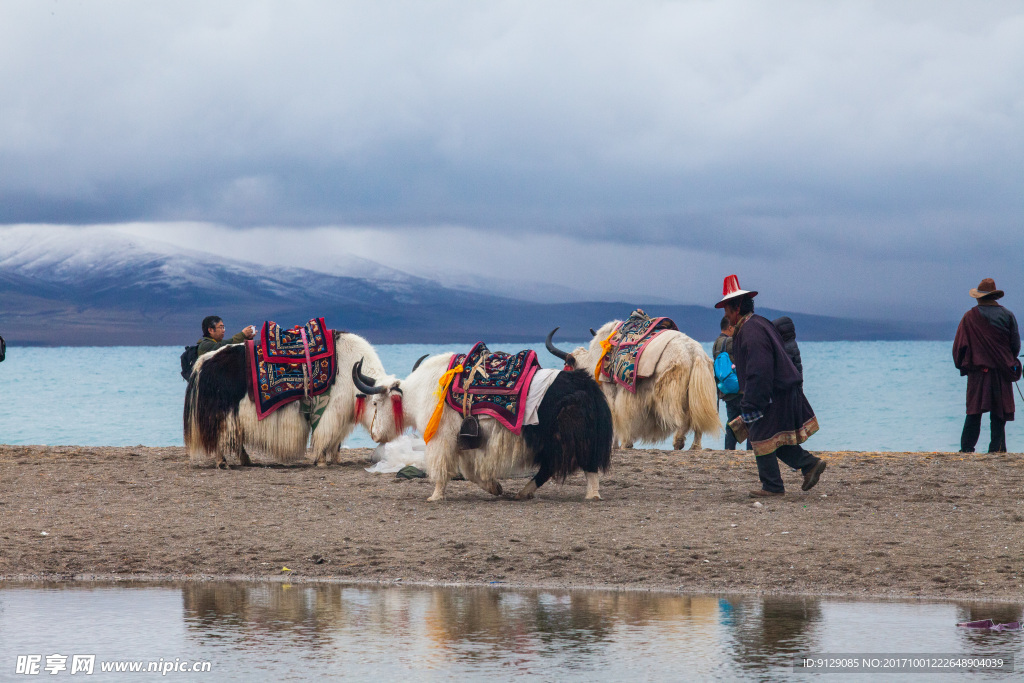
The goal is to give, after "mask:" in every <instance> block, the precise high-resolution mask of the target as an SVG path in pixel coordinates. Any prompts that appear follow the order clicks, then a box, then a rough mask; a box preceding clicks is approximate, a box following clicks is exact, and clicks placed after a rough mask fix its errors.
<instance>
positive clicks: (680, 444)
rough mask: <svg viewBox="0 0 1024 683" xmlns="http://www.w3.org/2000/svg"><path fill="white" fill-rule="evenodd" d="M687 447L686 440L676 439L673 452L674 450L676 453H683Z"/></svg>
mask: <svg viewBox="0 0 1024 683" xmlns="http://www.w3.org/2000/svg"><path fill="white" fill-rule="evenodd" d="M685 446H686V439H685V438H682V439H676V440H675V441H673V442H672V450H674V451H681V450H683V448H684V447H685Z"/></svg>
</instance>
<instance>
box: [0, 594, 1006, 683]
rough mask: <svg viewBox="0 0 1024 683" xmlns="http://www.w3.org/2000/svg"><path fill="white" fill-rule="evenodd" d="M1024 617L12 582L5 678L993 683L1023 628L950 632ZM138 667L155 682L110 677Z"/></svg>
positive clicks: (659, 598) (679, 600) (4, 629)
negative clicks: (826, 669) (991, 665)
mask: <svg viewBox="0 0 1024 683" xmlns="http://www.w3.org/2000/svg"><path fill="white" fill-rule="evenodd" d="M1022 613H1024V605H1006V604H986V603H942V602H862V601H852V600H841V599H819V598H772V597H767V598H766V597H747V596H700V595H673V594H660V593H639V592H603V591H554V590H509V589H502V588H424V587H411V586H393V587H363V586H342V585H333V584H294V585H289V584H282V583H240V582H216V583H199V582H194V583H193V582H186V583H180V584H129V585H124V584H118V585H109V586H106V585H88V586H85V585H82V584H72V585H62V584H12V583H2V582H0V679H2V680H10V679H13V680H32V679H34V678H36V679H38V678H45V679H46V680H61V679H62V678H63V677H68V678H70V679H71V680H75V679H76V678H84V679H86V680H122V681H123V680H130V679H134V678H136V677H138V678H147V679H148V678H153V679H155V678H156V677H159V676H160V674H161V673H164V672H166V673H165V674H164V676H163V677H164V678H166V679H168V680H183V681H184V680H210V681H213V680H216V681H225V680H228V681H230V680H254V678H255V679H259V680H270V679H277V680H307V679H312V678H314V677H327V678H340V677H345V678H352V679H363V680H371V679H373V680H381V679H384V680H400V679H403V678H405V679H409V680H450V679H452V678H455V677H458V678H463V679H469V680H480V679H484V678H495V677H497V678H502V679H504V678H516V677H529V678H539V679H542V680H558V681H564V680H581V681H582V680H588V681H592V680H609V681H620V680H695V679H696V680H700V679H704V680H708V679H742V680H769V679H776V678H779V677H782V676H785V677H787V678H792V677H796V678H798V679H817V678H819V676H818V674H817V669H816V670H815V671H810V670H808V669H800V668H796V669H794V664H795V663H796V662H797V661H799V660H801V659H803V658H806V657H810V656H811V655H819V656H820V655H831V656H832V658H835V659H837V660H838V659H840V656H841V655H851V654H856V656H857V658H856V665H857V667H856V668H855V669H854V671H853V673H849V674H844V675H843V677H842V679H841V680H844V681H853V680H867V679H869V678H872V677H874V676H876V675H877V673H878V672H879V671H884V670H886V668H888V669H889V670H896V669H898V668H899V667H903V670H904V673H905V672H906V670H908V669H909V667H910V665H911V664H914V663H916V664H919V665H920V664H922V663H923V661H917V662H906V661H903V662H901V661H897V660H898V659H906V658H910V657H914V658H915V659H918V660H923V659H925V658H926V659H928V660H930V661H929V662H928V664H929V665H931V666H933V667H939V668H938V669H936V668H933V669H932V670H931V671H930V672H929V673H922V672H918V673H916V674H907V675H909V676H910V679H920V680H931V679H934V678H935V674H936V673H938V672H939V671H942V667H943V666H948V664H950V663H952V662H953V661H955V660H957V659H960V658H962V657H983V658H986V659H990V660H992V659H1002V660H1003V662H1004V663H1003V666H1002V670H1001V671H991V672H987V673H984V672H983V673H978V672H976V673H974V674H973V675H972V677H973V678H977V677H979V676H980V677H981V678H984V679H993V680H994V679H1002V678H1013V677H1015V676H1018V675H1019V673H1011V672H1010V671H1009V668H1010V667H1011V666H1013V664H1011V662H1012V661H1014V660H1016V661H1015V662H1014V663H1015V664H1019V665H1021V666H1024V632H1019V631H1018V632H994V631H973V630H967V629H962V628H957V626H956V623H957V622H963V621H969V620H975V619H984V618H992V619H994V620H995V621H996V622H1009V621H1020V620H1021V618H1022ZM897 655H899V657H896V656H897ZM90 656H92V657H93V660H92V666H91V669H92V671H93V673H92V675H88V674H87V673H86V667H87V666H88V665H89V657H90ZM61 658H63V659H61ZM842 659H849V658H847V657H842ZM872 659H876V660H878V661H877V662H872V661H871V660H872ZM887 660H888V661H887ZM838 663H839V662H838V661H833V662H826V664H838ZM846 663H847V664H849V663H850V662H846ZM62 664H63V666H64V668H63V669H61V668H60V667H61V665H62ZM132 664H138V665H140V666H141V667H142V670H143V671H145V670H146V669H147V668H149V667H150V666H151V665H155V668H156V670H157V671H159V672H160V673H153V672H150V673H148V674H144V675H139V676H132V675H131V674H130V673H117V672H116V671H113V670H112V671H104V667H106V668H110V667H117V666H122V667H130V666H131V665H132ZM876 664H877V667H880V668H875V669H874V670H872V671H869V670H868V667H869V666H871V665H876ZM33 665H35V668H33ZM887 665H888V667H887ZM48 666H50V667H52V669H48V668H47V667H48ZM196 666H198V668H196V669H195V670H194V671H193V667H196ZM204 667H206V668H208V669H209V671H203V668H204ZM1017 668H1019V667H1017ZM73 669H77V670H76V671H75V673H72V670H73ZM34 670H38V673H32V671H34ZM51 670H53V673H51ZM129 670H130V669H129ZM945 670H946V671H950V669H948V668H946V669H945ZM961 675H967V674H961ZM944 678H946V677H944ZM900 680H907V678H906V677H905V676H900Z"/></svg>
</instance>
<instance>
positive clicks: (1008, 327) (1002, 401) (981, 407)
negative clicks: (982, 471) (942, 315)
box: [953, 277, 1021, 453]
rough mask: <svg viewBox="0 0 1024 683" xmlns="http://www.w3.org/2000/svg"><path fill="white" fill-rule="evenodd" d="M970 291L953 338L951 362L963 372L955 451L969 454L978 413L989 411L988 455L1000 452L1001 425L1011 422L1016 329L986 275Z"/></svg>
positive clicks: (1017, 372)
mask: <svg viewBox="0 0 1024 683" xmlns="http://www.w3.org/2000/svg"><path fill="white" fill-rule="evenodd" d="M970 295H971V296H972V297H974V298H975V299H977V300H978V305H977V306H975V307H974V308H972V309H971V310H969V311H967V313H965V314H964V317H963V319H962V320H961V321H960V326H959V327H958V328H957V330H956V339H954V340H953V364H954V365H956V368H957V370H959V371H960V374H961V375H967V419H966V420H965V421H964V430H963V432H962V433H961V434H960V452H961V453H973V452H974V447H975V446H976V445H977V444H978V437H979V436H981V416H982V415H983V414H984V413H989V420H990V421H991V425H990V431H991V440H990V441H989V443H988V452H989V453H1005V452H1006V423H1007V422H1009V421H1011V420H1013V412H1014V405H1013V387H1012V386H1011V385H1012V384H1013V382H1016V381H1017V380H1019V379H1020V372H1021V364H1020V361H1018V360H1017V354H1019V353H1020V330H1019V329H1018V328H1017V318H1015V317H1014V316H1013V313H1011V312H1010V311H1009V310H1008V309H1007V308H1005V307H1003V306H1001V305H1000V304H999V302H998V301H997V299H1001V298H1002V297H1003V290H1001V289H996V283H995V281H994V280H993V279H992V278H989V277H987V278H985V279H984V280H982V281H981V284H979V285H978V286H977V288H975V289H972V290H971V291H970Z"/></svg>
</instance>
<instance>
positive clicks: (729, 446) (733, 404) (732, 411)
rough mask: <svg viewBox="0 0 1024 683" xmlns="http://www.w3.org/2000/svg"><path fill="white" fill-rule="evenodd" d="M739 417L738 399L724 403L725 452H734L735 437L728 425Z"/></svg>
mask: <svg viewBox="0 0 1024 683" xmlns="http://www.w3.org/2000/svg"><path fill="white" fill-rule="evenodd" d="M739 416H740V397H739V396H737V397H736V398H731V399H729V400H728V401H726V402H725V450H727V451H734V450H736V435H735V434H733V433H732V430H731V429H729V423H730V422H732V421H733V420H735V419H736V418H737V417H739Z"/></svg>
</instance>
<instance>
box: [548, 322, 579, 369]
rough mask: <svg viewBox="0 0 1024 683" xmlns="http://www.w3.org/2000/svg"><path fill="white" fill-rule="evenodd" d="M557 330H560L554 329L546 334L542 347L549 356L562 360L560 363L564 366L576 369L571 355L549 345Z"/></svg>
mask: <svg viewBox="0 0 1024 683" xmlns="http://www.w3.org/2000/svg"><path fill="white" fill-rule="evenodd" d="M559 329H560V328H558V327H556V328H555V329H553V330H551V331H550V332H548V338H547V339H545V340H544V346H545V348H547V350H548V351H550V352H551V355H552V356H554V357H555V358H560V359H562V362H564V363H565V364H566V365H569V366H571V367H576V359H575V358H574V357H573V356H572V355H571V354H568V353H566V352H565V351H562V350H561V349H559V348H558V347H556V346H555V345H554V344H552V343H551V339H552V338H553V337H554V336H555V332H558V330H559Z"/></svg>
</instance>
